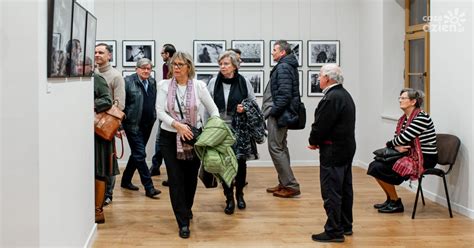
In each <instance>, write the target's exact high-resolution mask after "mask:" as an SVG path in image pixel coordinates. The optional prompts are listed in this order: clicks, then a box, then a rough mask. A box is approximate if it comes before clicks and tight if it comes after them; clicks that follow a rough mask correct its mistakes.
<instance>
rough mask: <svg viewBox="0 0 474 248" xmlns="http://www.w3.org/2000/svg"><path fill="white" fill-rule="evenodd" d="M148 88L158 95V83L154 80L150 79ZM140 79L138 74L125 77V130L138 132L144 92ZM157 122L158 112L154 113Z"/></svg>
mask: <svg viewBox="0 0 474 248" xmlns="http://www.w3.org/2000/svg"><path fill="white" fill-rule="evenodd" d="M148 83H149V85H148V87H152V88H151V89H152V90H153V91H154V93H155V95H156V81H155V79H154V78H152V77H150V78H148ZM141 84H142V83H141V82H140V79H139V78H138V75H137V74H136V73H134V74H132V75H130V76H127V77H125V94H126V97H125V109H124V110H123V111H124V112H125V115H126V117H125V120H124V121H123V122H122V125H123V127H124V128H125V129H129V130H135V131H136V130H138V129H139V126H138V125H139V124H140V121H141V117H142V110H143V91H142V88H141V87H142V86H141ZM155 120H156V110H155V111H153V121H155Z"/></svg>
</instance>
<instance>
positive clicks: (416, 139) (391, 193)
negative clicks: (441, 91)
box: [367, 88, 438, 213]
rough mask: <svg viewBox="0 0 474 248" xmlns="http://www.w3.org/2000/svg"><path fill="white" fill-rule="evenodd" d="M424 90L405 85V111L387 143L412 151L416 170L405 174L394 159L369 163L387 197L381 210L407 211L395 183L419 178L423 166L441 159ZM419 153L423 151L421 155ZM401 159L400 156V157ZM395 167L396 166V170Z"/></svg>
mask: <svg viewBox="0 0 474 248" xmlns="http://www.w3.org/2000/svg"><path fill="white" fill-rule="evenodd" d="M423 97H424V93H423V92H422V91H419V90H414V89H410V88H407V89H403V90H402V91H401V92H400V97H398V101H399V102H400V108H401V109H402V110H403V112H404V114H403V115H402V117H400V119H399V120H398V124H397V129H396V131H395V137H394V139H392V140H390V141H388V142H387V144H386V146H387V147H391V148H394V149H396V150H397V151H399V152H406V151H410V153H409V155H407V156H409V157H410V158H412V159H413V160H411V161H412V162H413V163H412V164H411V166H413V168H414V170H413V171H415V174H413V175H405V176H402V175H400V174H399V173H397V172H396V171H399V170H398V169H397V168H395V166H394V165H396V164H397V161H393V162H380V161H373V162H372V163H370V165H369V169H368V170H367V174H368V175H371V176H373V177H375V180H377V183H378V184H379V185H380V187H382V189H383V191H384V192H385V195H387V200H386V201H385V202H384V203H379V204H375V205H374V208H376V209H378V211H379V212H380V213H400V212H403V211H404V208H403V204H402V200H401V198H398V195H397V191H396V190H395V185H400V184H401V183H402V182H403V181H405V180H408V179H410V177H411V178H412V179H413V178H418V177H419V175H420V174H421V173H422V172H423V169H427V168H433V167H434V166H435V165H436V163H437V161H438V152H437V149H436V133H435V128H434V125H433V122H432V120H431V117H430V116H429V115H428V114H427V113H426V112H424V111H423V110H422V109H421V105H422V104H423ZM417 154H421V155H420V156H417ZM399 161H400V160H399ZM394 168H395V170H394Z"/></svg>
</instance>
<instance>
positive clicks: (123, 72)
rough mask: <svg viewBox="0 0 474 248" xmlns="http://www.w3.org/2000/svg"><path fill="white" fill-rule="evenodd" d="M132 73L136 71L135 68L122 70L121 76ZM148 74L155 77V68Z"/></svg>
mask: <svg viewBox="0 0 474 248" xmlns="http://www.w3.org/2000/svg"><path fill="white" fill-rule="evenodd" d="M134 73H136V71H135V70H123V71H122V77H126V76H130V75H132V74H134ZM150 76H151V77H152V78H155V70H152V71H151V74H150ZM155 79H156V78H155Z"/></svg>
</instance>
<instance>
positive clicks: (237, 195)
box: [235, 189, 247, 209]
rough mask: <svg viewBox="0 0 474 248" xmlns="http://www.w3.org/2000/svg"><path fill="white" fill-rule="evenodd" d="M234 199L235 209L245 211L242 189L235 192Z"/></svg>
mask: <svg viewBox="0 0 474 248" xmlns="http://www.w3.org/2000/svg"><path fill="white" fill-rule="evenodd" d="M235 198H236V199H237V207H238V208H239V209H245V207H246V206H247V204H245V200H244V192H243V191H242V189H237V190H236V191H235Z"/></svg>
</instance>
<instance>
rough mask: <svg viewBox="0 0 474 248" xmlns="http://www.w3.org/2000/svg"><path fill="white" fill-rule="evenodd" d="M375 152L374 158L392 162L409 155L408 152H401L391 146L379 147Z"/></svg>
mask: <svg viewBox="0 0 474 248" xmlns="http://www.w3.org/2000/svg"><path fill="white" fill-rule="evenodd" d="M373 153H374V155H375V157H374V159H375V160H377V161H380V162H392V161H396V160H398V159H400V158H402V157H404V156H406V155H408V152H399V151H397V150H395V149H394V148H390V147H384V148H380V149H377V150H375V151H374V152H373Z"/></svg>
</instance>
